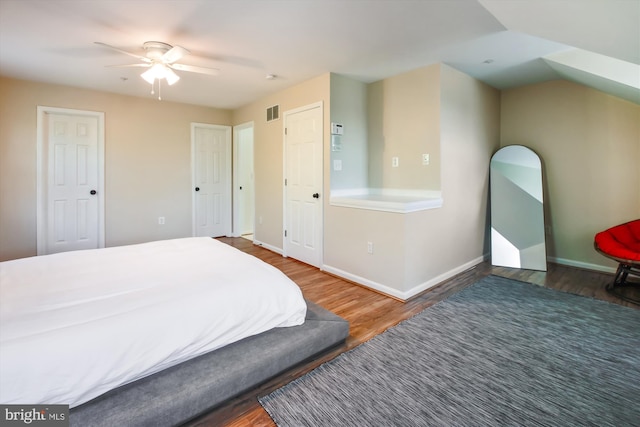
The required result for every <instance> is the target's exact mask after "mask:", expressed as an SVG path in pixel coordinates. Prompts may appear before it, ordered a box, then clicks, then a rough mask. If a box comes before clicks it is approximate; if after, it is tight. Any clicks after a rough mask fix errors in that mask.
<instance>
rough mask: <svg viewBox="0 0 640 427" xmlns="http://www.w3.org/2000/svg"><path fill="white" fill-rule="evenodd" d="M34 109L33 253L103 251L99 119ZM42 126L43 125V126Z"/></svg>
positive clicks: (61, 111) (97, 115)
mask: <svg viewBox="0 0 640 427" xmlns="http://www.w3.org/2000/svg"><path fill="white" fill-rule="evenodd" d="M59 111H60V112H52V111H45V110H39V114H38V120H39V125H38V128H39V132H42V137H41V138H42V142H39V144H41V147H40V150H39V165H40V166H39V171H38V172H39V174H40V175H41V179H39V190H38V192H39V194H40V197H39V204H40V208H39V209H38V212H39V214H38V215H39V216H40V218H39V219H38V223H39V224H40V227H39V228H40V231H39V234H38V254H39V255H43V254H51V253H57V252H65V251H73V250H79V249H96V248H98V247H102V246H104V241H103V232H102V228H101V227H102V221H101V215H102V208H101V205H102V203H101V201H102V200H103V195H102V194H101V193H102V185H101V183H102V179H101V178H102V177H101V170H102V168H101V167H100V161H101V156H100V154H101V153H100V151H101V146H100V145H101V144H100V141H101V135H100V132H101V128H102V126H101V117H102V116H101V115H100V113H91V114H88V115H87V114H82V112H78V114H74V113H73V112H72V111H71V110H69V112H68V113H67V112H66V111H65V110H59ZM43 122H44V123H43Z"/></svg>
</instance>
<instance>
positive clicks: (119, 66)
mask: <svg viewBox="0 0 640 427" xmlns="http://www.w3.org/2000/svg"><path fill="white" fill-rule="evenodd" d="M107 67H109V68H127V67H144V68H149V67H151V64H122V65H107Z"/></svg>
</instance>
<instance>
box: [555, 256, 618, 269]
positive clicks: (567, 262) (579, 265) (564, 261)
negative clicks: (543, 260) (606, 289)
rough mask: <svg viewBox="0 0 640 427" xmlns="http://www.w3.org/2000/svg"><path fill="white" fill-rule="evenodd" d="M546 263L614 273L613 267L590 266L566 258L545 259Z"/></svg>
mask: <svg viewBox="0 0 640 427" xmlns="http://www.w3.org/2000/svg"><path fill="white" fill-rule="evenodd" d="M547 261H549V262H554V263H556V264H560V265H568V266H569V267H577V268H583V269H585V270H595V271H602V272H603V273H615V272H616V268H615V267H609V266H607V265H600V264H591V263H588V262H582V261H575V260H572V259H566V258H556V257H547Z"/></svg>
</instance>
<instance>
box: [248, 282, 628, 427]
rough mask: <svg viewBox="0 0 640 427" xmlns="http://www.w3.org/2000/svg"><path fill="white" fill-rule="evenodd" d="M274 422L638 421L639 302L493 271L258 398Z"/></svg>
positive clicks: (481, 423) (283, 426)
mask: <svg viewBox="0 0 640 427" xmlns="http://www.w3.org/2000/svg"><path fill="white" fill-rule="evenodd" d="M260 403H261V404H262V406H263V407H264V408H265V409H266V410H267V412H268V413H269V414H270V415H271V417H272V419H273V420H274V421H275V423H276V424H277V425H278V426H281V427H286V426H295V427H300V426H314V427H315V426H332V427H333V426H336V427H337V426H506V425H510V426H638V425H640V310H636V309H633V308H628V307H622V306H618V305H615V304H611V303H607V302H603V301H597V300H593V299H590V298H584V297H580V296H576V295H571V294H567V293H562V292H558V291H554V290H551V289H546V288H543V287H540V286H536V285H532V284H528V283H523V282H518V281H514V280H510V279H505V278H501V277H496V276H490V277H487V278H485V279H483V280H481V281H479V282H477V283H475V284H474V285H472V286H470V287H468V288H466V289H464V290H463V291H461V292H459V293H457V294H455V295H453V296H452V297H450V298H448V299H447V300H445V301H442V302H440V303H438V304H436V305H434V306H432V307H430V308H427V309H426V310H424V311H423V312H421V313H420V314H418V315H416V316H414V317H413V318H411V319H409V320H406V321H404V322H402V323H400V324H399V325H397V326H395V327H393V328H391V329H389V330H387V331H386V332H384V333H383V334H381V335H378V336H376V337H375V338H373V339H371V340H370V341H368V342H366V343H364V344H362V345H360V346H358V347H356V348H354V349H352V350H351V351H349V352H347V353H344V354H342V355H340V356H338V357H337V358H335V359H334V360H332V361H330V362H328V363H325V364H323V365H321V366H320V367H318V368H317V369H315V370H313V371H312V372H310V373H308V374H307V375H305V376H303V377H300V378H298V379H297V380H295V381H293V382H291V383H289V384H287V385H286V386H284V387H282V388H280V389H278V390H276V391H275V392H273V393H271V394H269V395H268V396H265V397H263V398H261V399H260Z"/></svg>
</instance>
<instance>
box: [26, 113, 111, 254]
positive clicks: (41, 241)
mask: <svg viewBox="0 0 640 427" xmlns="http://www.w3.org/2000/svg"><path fill="white" fill-rule="evenodd" d="M47 114H69V115H74V116H90V117H95V118H96V119H98V135H97V137H98V188H97V191H98V248H104V247H105V240H106V239H105V194H104V189H105V186H104V144H105V120H104V112H101V111H88V110H74V109H70V108H58V107H47V106H42V105H38V107H37V117H36V251H37V252H36V253H37V254H38V255H45V254H46V253H47V241H46V239H47V237H46V236H47V201H46V195H47V191H46V185H47V178H48V177H47V174H45V173H43V172H44V171H43V169H42V166H43V164H44V161H45V159H43V156H44V147H45V145H46V144H47V141H45V139H46V136H47V135H46V133H45V131H44V126H45V124H46V120H45V117H46V115H47Z"/></svg>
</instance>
